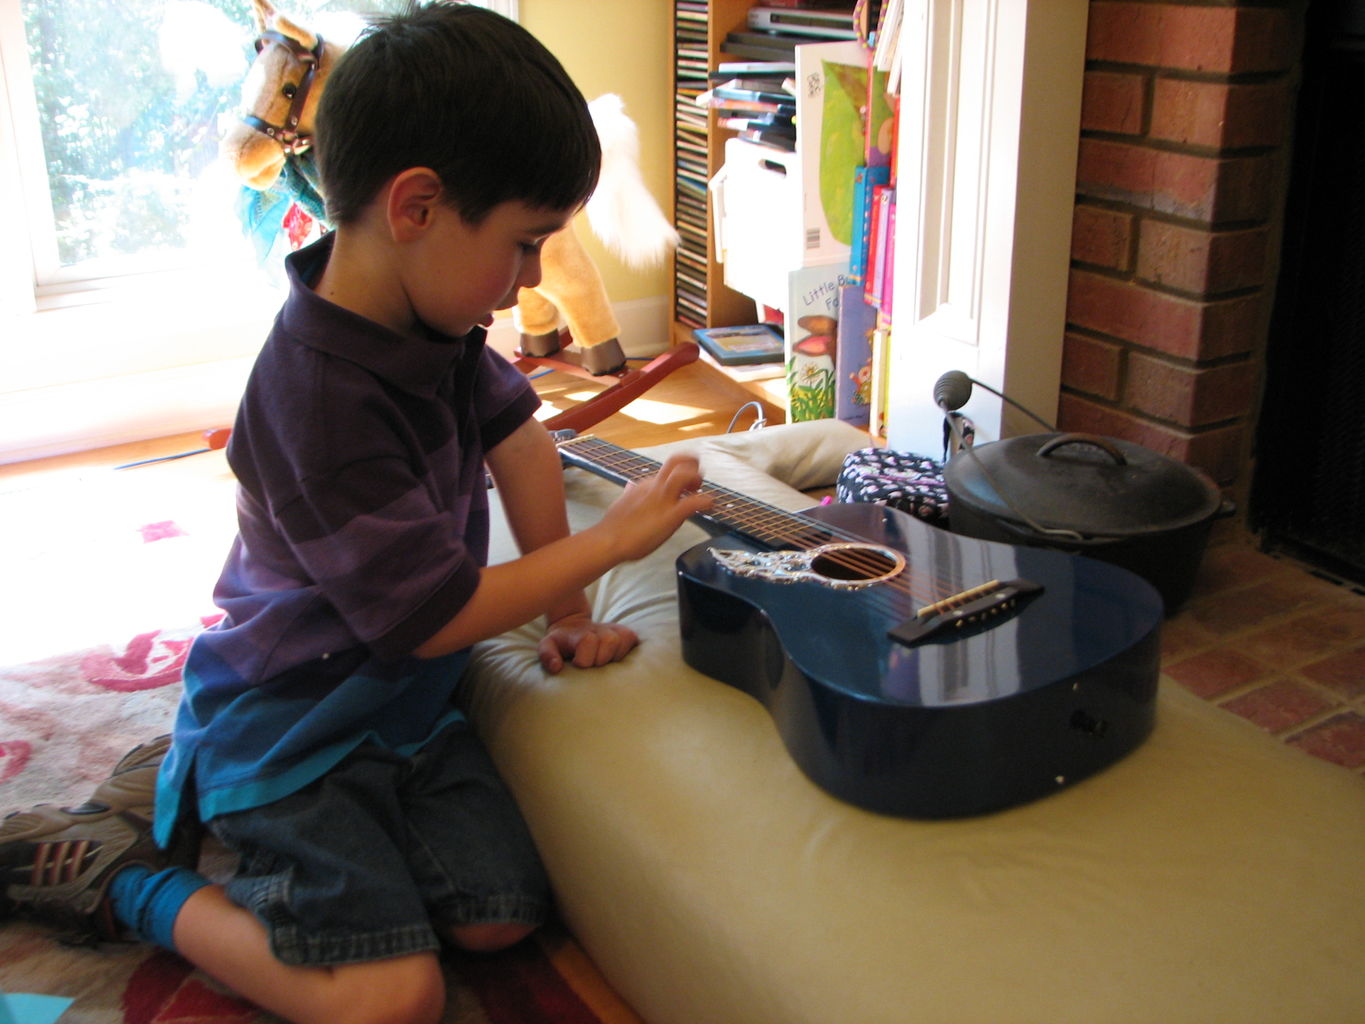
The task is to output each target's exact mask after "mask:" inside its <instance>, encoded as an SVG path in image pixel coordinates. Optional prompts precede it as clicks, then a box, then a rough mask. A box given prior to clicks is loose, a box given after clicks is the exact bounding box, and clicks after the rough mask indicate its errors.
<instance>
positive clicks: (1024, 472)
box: [943, 434, 1221, 537]
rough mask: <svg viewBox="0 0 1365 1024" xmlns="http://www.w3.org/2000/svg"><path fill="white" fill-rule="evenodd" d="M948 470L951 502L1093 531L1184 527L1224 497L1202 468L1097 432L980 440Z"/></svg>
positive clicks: (1108, 533)
mask: <svg viewBox="0 0 1365 1024" xmlns="http://www.w3.org/2000/svg"><path fill="white" fill-rule="evenodd" d="M973 452H974V453H975V457H973V454H972V453H973ZM943 476H944V482H945V483H946V484H947V486H948V493H949V498H950V501H955V500H963V501H966V502H967V503H968V504H970V505H972V506H974V507H976V508H977V509H979V510H981V511H984V512H986V513H989V514H992V515H996V516H998V517H1000V518H1003V519H1007V520H1009V521H1011V522H1014V523H1020V524H1026V525H1030V526H1032V525H1034V524H1037V525H1041V526H1045V527H1049V528H1054V529H1064V530H1074V531H1076V532H1078V533H1081V534H1083V535H1085V536H1087V537H1127V536H1133V535H1136V534H1144V533H1152V532H1154V531H1160V530H1175V529H1179V528H1180V527H1182V526H1189V525H1193V524H1194V523H1197V522H1200V521H1201V520H1203V519H1205V518H1207V517H1209V516H1211V515H1213V513H1214V512H1215V511H1217V509H1218V506H1219V504H1220V502H1221V496H1220V495H1219V493H1218V489H1217V488H1216V487H1215V486H1214V485H1213V481H1211V480H1210V479H1209V478H1208V477H1207V476H1205V475H1204V474H1203V473H1201V472H1199V471H1198V470H1196V469H1192V468H1191V467H1189V466H1186V465H1184V464H1183V463H1180V462H1177V461H1175V460H1174V459H1171V458H1168V457H1167V456H1165V455H1161V454H1160V453H1158V452H1154V451H1152V450H1151V449H1150V448H1144V447H1143V446H1142V445H1138V444H1132V443H1130V442H1127V441H1120V440H1117V439H1116V438H1109V437H1099V436H1097V435H1094V434H1029V435H1027V436H1024V437H1012V438H1007V439H1006V440H1003V441H992V442H990V443H988V444H982V445H977V446H975V447H974V448H972V449H970V450H967V451H962V452H959V453H958V454H956V455H954V456H953V458H952V459H951V460H950V461H949V462H948V464H947V466H945V467H944V471H943ZM1002 495H1004V497H1002ZM1020 513H1023V514H1022V515H1021V514H1020ZM950 515H951V509H950ZM1025 517H1027V519H1032V520H1033V523H1028V522H1027V519H1026V518H1025Z"/></svg>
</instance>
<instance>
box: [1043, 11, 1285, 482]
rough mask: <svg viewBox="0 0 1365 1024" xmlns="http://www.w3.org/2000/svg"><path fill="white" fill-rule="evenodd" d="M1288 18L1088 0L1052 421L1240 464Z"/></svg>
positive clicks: (1220, 476)
mask: <svg viewBox="0 0 1365 1024" xmlns="http://www.w3.org/2000/svg"><path fill="white" fill-rule="evenodd" d="M1301 23H1302V12H1301V9H1300V8H1299V7H1298V6H1297V5H1296V4H1291V3H1284V4H1282V5H1280V6H1266V5H1265V4H1259V5H1257V6H1249V5H1244V4H1240V3H1236V2H1233V3H1226V4H1221V5H1219V6H1211V5H1209V4H1208V3H1200V4H1192V3H1191V4H1186V3H1148V2H1137V0H1135V2H1123V0H1092V2H1091V4H1090V28H1089V35H1088V38H1087V42H1086V73H1085V91H1084V98H1083V103H1082V110H1081V140H1080V154H1079V159H1078V163H1077V180H1076V190H1077V196H1076V210H1075V219H1074V224H1073V234H1072V250H1071V255H1072V270H1071V281H1070V288H1069V294H1068V300H1067V335H1066V344H1065V348H1064V357H1063V366H1062V397H1061V401H1060V406H1059V409H1058V422H1059V424H1060V426H1061V427H1062V428H1063V429H1065V430H1076V431H1088V432H1092V433H1098V434H1106V435H1110V436H1114V437H1121V438H1125V439H1128V440H1131V441H1135V442H1138V443H1141V444H1145V445H1147V446H1149V447H1151V448H1154V449H1156V450H1157V451H1160V452H1163V453H1165V454H1167V455H1170V456H1172V457H1173V458H1176V459H1179V460H1181V461H1182V462H1186V463H1188V464H1191V465H1196V466H1199V467H1200V468H1202V469H1204V470H1205V471H1207V472H1208V473H1209V474H1210V475H1211V476H1213V477H1214V479H1216V480H1217V481H1219V482H1220V483H1222V484H1233V483H1236V482H1238V480H1239V477H1241V476H1242V475H1243V473H1244V471H1245V463H1246V460H1247V457H1248V453H1249V450H1250V443H1251V432H1252V430H1253V428H1254V423H1255V415H1256V410H1257V406H1258V403H1259V382H1260V375H1261V368H1262V364H1263V361H1264V352H1265V342H1266V333H1267V328H1268V323H1269V316H1270V300H1271V297H1272V290H1273V286H1274V282H1275V274H1276V269H1277V259H1278V248H1279V246H1278V237H1279V232H1278V218H1279V216H1280V214H1281V210H1282V208H1283V202H1284V190H1285V184H1286V170H1285V169H1286V167H1287V162H1288V154H1287V148H1286V147H1287V144H1288V141H1289V136H1290V134H1291V133H1290V131H1289V119H1290V114H1291V111H1292V94H1293V85H1294V82H1295V81H1296V67H1297V61H1298V56H1299V52H1300V49H1301Z"/></svg>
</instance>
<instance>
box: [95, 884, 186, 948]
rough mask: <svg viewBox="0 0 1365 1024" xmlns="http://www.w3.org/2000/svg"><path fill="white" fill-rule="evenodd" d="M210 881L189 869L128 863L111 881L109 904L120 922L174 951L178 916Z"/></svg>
mask: <svg viewBox="0 0 1365 1024" xmlns="http://www.w3.org/2000/svg"><path fill="white" fill-rule="evenodd" d="M208 884H209V880H208V879H207V878H205V877H204V876H203V875H200V874H197V873H196V872H193V871H191V870H189V869H188V868H166V869H165V870H164V871H152V870H151V869H150V868H148V867H144V866H143V865H141V864H129V865H128V866H127V867H126V868H124V869H123V870H122V871H120V872H119V873H118V874H116V875H115V876H114V877H113V879H112V880H111V881H110V883H109V905H110V907H111V908H112V909H113V911H114V916H115V917H116V918H118V920H119V922H120V923H121V924H123V925H124V926H126V927H127V928H129V929H131V930H132V932H133V933H134V934H135V935H136V936H137V937H138V938H139V939H142V940H143V941H145V942H152V943H155V944H156V945H158V946H160V947H161V948H162V949H169V950H171V951H172V952H174V951H175V941H174V939H173V935H174V930H175V919H176V918H177V917H179V916H180V908H181V907H183V906H184V905H185V901H186V900H187V899H189V898H190V897H191V896H193V895H194V894H195V893H196V892H198V891H199V890H200V889H202V888H203V887H204V886H206V885H208Z"/></svg>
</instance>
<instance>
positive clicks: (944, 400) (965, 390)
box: [934, 370, 972, 412]
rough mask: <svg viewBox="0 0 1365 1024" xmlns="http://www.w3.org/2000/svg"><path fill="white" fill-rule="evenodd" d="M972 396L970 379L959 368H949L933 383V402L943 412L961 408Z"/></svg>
mask: <svg viewBox="0 0 1365 1024" xmlns="http://www.w3.org/2000/svg"><path fill="white" fill-rule="evenodd" d="M971 397H972V379H971V378H970V377H968V376H967V375H966V374H965V373H963V372H962V371H961V370H949V371H948V372H947V373H945V374H944V375H943V376H942V377H940V378H939V379H938V380H937V381H936V382H935V383H934V404H935V405H937V406H938V407H939V408H940V409H942V410H943V411H944V412H953V411H955V410H957V409H961V408H962V407H963V406H964V405H966V404H967V401H968V399H970V398H971Z"/></svg>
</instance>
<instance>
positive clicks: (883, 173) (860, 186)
mask: <svg viewBox="0 0 1365 1024" xmlns="http://www.w3.org/2000/svg"><path fill="white" fill-rule="evenodd" d="M890 177H891V168H890V167H885V166H881V167H859V168H857V169H856V170H855V171H854V172H853V246H852V249H851V251H850V252H849V257H848V276H849V280H850V281H851V282H852V283H853V284H862V283H863V278H864V276H865V275H866V273H867V247H868V241H869V235H870V234H871V228H872V189H873V188H875V187H876V186H877V185H885V184H886V183H887V181H888V180H889V179H890Z"/></svg>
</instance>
